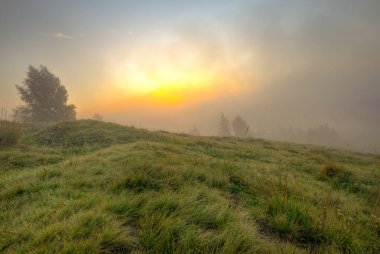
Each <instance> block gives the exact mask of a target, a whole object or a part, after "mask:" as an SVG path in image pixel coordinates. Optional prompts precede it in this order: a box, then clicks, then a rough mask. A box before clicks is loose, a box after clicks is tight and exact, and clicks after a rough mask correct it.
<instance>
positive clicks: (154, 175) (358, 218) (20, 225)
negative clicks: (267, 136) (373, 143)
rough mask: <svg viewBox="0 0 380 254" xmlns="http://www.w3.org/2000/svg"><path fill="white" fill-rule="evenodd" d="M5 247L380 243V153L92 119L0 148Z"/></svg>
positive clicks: (211, 248)
mask: <svg viewBox="0 0 380 254" xmlns="http://www.w3.org/2000/svg"><path fill="white" fill-rule="evenodd" d="M0 170H1V178H0V221H1V222H2V223H1V224H0V252H3V253H309V252H313V253H379V252H380V240H379V239H380V224H379V216H380V211H379V208H378V206H379V193H380V159H379V158H378V157H375V156H373V155H363V154H358V153H351V152H346V151H338V150H331V149H325V148H321V147H316V146H306V145H296V144H288V143H280V142H268V141H264V140H255V139H236V138H210V137H192V136H187V135H180V134H170V133H165V132H149V131H145V130H139V129H135V128H130V127H123V126H119V125H115V124H109V123H101V122H95V121H76V122H65V123H59V124H54V125H47V126H43V127H37V128H33V129H30V130H28V131H26V132H25V134H24V138H23V143H22V144H20V145H18V146H16V147H13V148H0Z"/></svg>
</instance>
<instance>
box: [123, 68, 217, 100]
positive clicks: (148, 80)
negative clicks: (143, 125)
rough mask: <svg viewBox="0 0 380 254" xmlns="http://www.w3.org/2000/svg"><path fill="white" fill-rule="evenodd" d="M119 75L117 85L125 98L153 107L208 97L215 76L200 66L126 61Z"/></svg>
mask: <svg viewBox="0 0 380 254" xmlns="http://www.w3.org/2000/svg"><path fill="white" fill-rule="evenodd" d="M119 73H122V74H121V75H119V76H120V77H119V82H118V83H119V86H121V87H122V88H123V89H124V90H125V92H126V93H127V94H129V95H132V96H136V97H140V98H145V100H147V101H150V102H152V103H156V104H167V105H170V104H180V103H185V102H188V101H194V100H197V99H200V98H202V97H204V95H206V94H209V92H210V90H211V87H212V85H213V84H215V81H216V77H217V75H216V73H215V72H213V71H210V70H206V69H205V68H203V66H195V65H189V64H183V63H179V62H178V61H176V62H175V63H168V62H163V61H162V62H160V63H157V64H151V63H150V64H139V63H137V62H128V63H127V64H126V66H124V67H123V70H122V71H120V72H119Z"/></svg>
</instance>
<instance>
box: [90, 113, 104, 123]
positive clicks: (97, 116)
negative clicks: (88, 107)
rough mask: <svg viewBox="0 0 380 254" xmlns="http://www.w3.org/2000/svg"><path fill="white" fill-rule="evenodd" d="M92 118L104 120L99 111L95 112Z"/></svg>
mask: <svg viewBox="0 0 380 254" xmlns="http://www.w3.org/2000/svg"><path fill="white" fill-rule="evenodd" d="M92 119H93V120H96V121H104V118H103V116H102V115H100V114H99V113H95V114H94V115H93V116H92Z"/></svg>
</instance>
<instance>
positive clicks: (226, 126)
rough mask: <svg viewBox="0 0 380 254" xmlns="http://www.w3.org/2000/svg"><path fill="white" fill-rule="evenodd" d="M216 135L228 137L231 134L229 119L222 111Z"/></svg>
mask: <svg viewBox="0 0 380 254" xmlns="http://www.w3.org/2000/svg"><path fill="white" fill-rule="evenodd" d="M218 135H219V136H221V137H229V136H231V127H230V121H228V119H227V118H226V117H225V116H224V114H223V113H221V115H220V122H219V126H218Z"/></svg>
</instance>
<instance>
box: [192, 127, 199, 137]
mask: <svg viewBox="0 0 380 254" xmlns="http://www.w3.org/2000/svg"><path fill="white" fill-rule="evenodd" d="M189 134H190V135H193V136H200V135H201V133H200V131H199V130H198V128H197V127H194V128H192V129H191V130H190V131H189Z"/></svg>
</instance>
